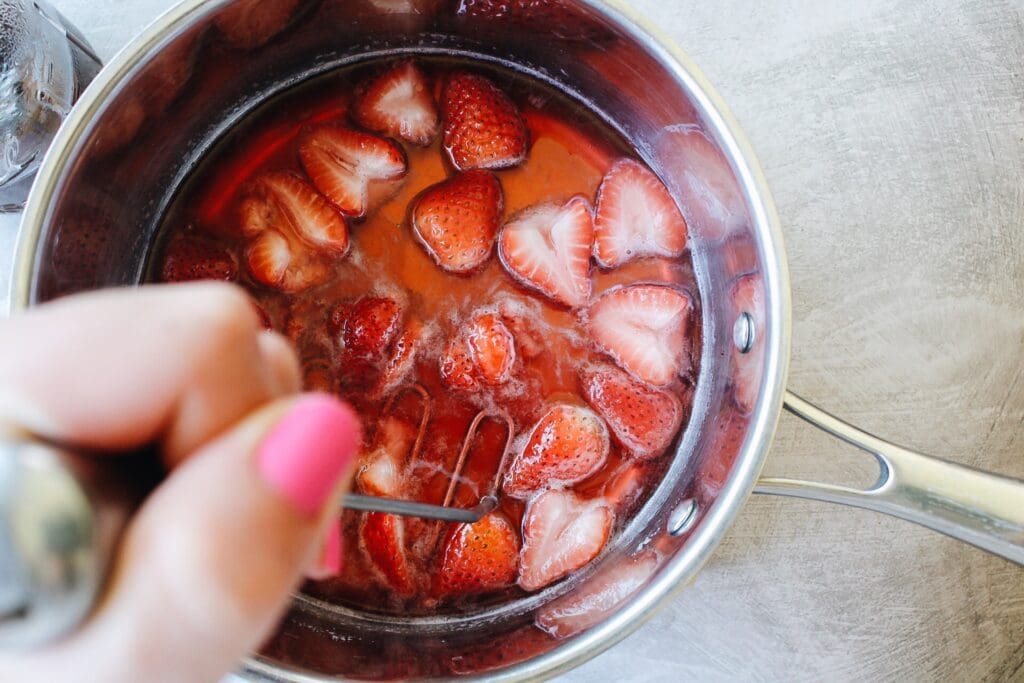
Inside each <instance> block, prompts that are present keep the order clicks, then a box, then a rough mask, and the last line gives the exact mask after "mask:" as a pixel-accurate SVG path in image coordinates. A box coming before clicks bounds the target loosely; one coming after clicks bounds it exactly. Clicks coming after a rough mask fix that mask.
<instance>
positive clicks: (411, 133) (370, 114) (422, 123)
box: [352, 61, 439, 147]
mask: <svg viewBox="0 0 1024 683" xmlns="http://www.w3.org/2000/svg"><path fill="white" fill-rule="evenodd" d="M352 118H353V119H354V120H355V122H356V123H358V124H359V125H360V126H362V127H363V128H367V129H369V130H372V131H374V132H377V133H383V134H384V135H388V136H391V137H395V138H401V139H402V140H406V141H408V142H411V143H412V144H414V145H420V146H423V147H425V146H427V145H429V144H430V143H431V142H433V140H434V138H435V137H436V136H437V132H438V128H439V124H438V118H437V108H436V107H435V106H434V97H433V95H432V94H431V89H430V84H429V83H428V82H427V77H426V76H425V75H424V74H423V72H422V71H421V70H420V68H419V67H418V66H416V65H415V64H414V63H413V62H411V61H405V62H399V63H398V64H396V65H394V66H392V67H391V68H390V69H388V70H387V71H385V72H384V73H382V74H380V75H378V76H377V77H375V78H373V79H372V80H370V81H369V82H367V83H366V84H364V85H363V86H362V87H361V88H360V89H359V92H358V93H357V95H356V99H355V102H353V104H352Z"/></svg>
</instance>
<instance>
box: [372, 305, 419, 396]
mask: <svg viewBox="0 0 1024 683" xmlns="http://www.w3.org/2000/svg"><path fill="white" fill-rule="evenodd" d="M423 338H424V329H423V323H422V322H420V321H419V319H417V318H410V319H409V322H407V323H406V325H405V329H404V330H403V331H402V334H401V336H399V337H398V339H397V340H396V341H395V347H394V351H393V352H392V354H391V358H389V359H388V361H387V363H385V365H384V370H383V371H382V372H381V377H380V381H379V382H378V384H377V391H376V395H377V396H386V395H387V394H389V393H391V392H392V391H393V390H395V389H397V388H398V386H399V385H401V384H402V382H404V381H405V378H406V377H408V376H409V373H410V372H412V370H413V368H414V367H415V365H416V354H417V353H418V352H419V349H420V345H421V344H422V343H423Z"/></svg>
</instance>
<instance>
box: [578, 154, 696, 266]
mask: <svg viewBox="0 0 1024 683" xmlns="http://www.w3.org/2000/svg"><path fill="white" fill-rule="evenodd" d="M686 234H687V231H686V220H685V219H684V218H683V214H682V213H680V211H679V207H678V206H676V203H675V202H674V201H673V200H672V195H670V194H669V192H668V189H666V188H665V186H664V185H663V184H662V182H661V181H660V180H658V177H657V176H656V175H654V173H652V172H651V171H650V170H649V169H647V168H646V167H645V166H643V165H641V164H639V163H637V162H636V161H633V160H632V159H621V160H619V161H617V162H616V163H615V165H614V166H612V168H611V170H610V171H608V173H607V174H606V175H605V177H604V180H603V181H601V187H600V189H599V190H598V193H597V209H596V211H595V214H594V256H595V258H596V259H597V262H598V263H599V264H600V265H601V266H603V267H605V268H616V267H618V266H621V265H623V264H625V263H628V262H629V261H632V260H634V259H637V258H641V257H644V256H663V257H677V256H681V255H682V253H683V251H685V249H686Z"/></svg>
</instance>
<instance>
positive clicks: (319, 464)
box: [257, 394, 361, 519]
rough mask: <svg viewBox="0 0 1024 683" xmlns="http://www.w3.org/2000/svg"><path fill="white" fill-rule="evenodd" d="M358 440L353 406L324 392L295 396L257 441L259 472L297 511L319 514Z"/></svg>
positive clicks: (345, 468) (346, 468) (346, 467)
mask: <svg viewBox="0 0 1024 683" xmlns="http://www.w3.org/2000/svg"><path fill="white" fill-rule="evenodd" d="M360 441H361V436H360V427H359V420H358V418H356V416H355V414H354V413H353V412H352V409H351V408H349V407H348V406H347V405H345V404H344V403H342V402H341V401H338V400H337V399H335V398H332V397H331V396H328V395H327V394H312V395H310V396H307V397H305V398H302V399H299V401H298V403H296V404H295V406H294V407H293V408H292V409H291V412H289V413H288V414H287V415H286V416H285V417H284V419H282V420H281V421H280V422H279V423H278V424H277V426H276V427H274V429H273V430H272V431H271V432H270V435H269V436H267V438H266V439H265V440H264V441H263V445H262V446H260V450H259V454H258V456H257V460H258V463H259V468H260V472H261V473H262V474H263V477H264V478H265V479H266V480H267V482H269V483H270V485H271V486H272V487H273V488H274V489H275V490H277V491H278V492H279V493H280V494H281V495H282V496H284V497H285V498H286V499H288V501H289V502H290V503H291V504H292V505H294V506H295V508H296V509H297V510H299V512H301V513H302V514H304V515H306V516H308V517H310V518H314V519H315V518H317V517H319V516H320V511H321V509H322V508H323V506H324V504H325V503H327V499H328V498H330V496H331V494H332V493H333V492H334V489H335V487H336V485H337V483H338V479H339V477H341V476H343V475H344V474H345V472H346V471H347V470H348V468H349V464H350V463H351V462H352V460H353V459H354V458H355V455H356V449H357V448H358V447H359V443H360Z"/></svg>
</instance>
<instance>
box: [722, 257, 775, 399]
mask: <svg viewBox="0 0 1024 683" xmlns="http://www.w3.org/2000/svg"><path fill="white" fill-rule="evenodd" d="M730 294H731V297H732V302H733V307H734V310H735V311H736V313H737V315H739V314H741V313H749V314H750V319H751V323H752V327H753V334H754V338H753V343H752V344H751V345H750V348H749V349H748V350H747V351H746V352H745V353H744V352H743V351H741V350H740V349H739V348H738V347H737V346H736V345H735V344H733V345H732V362H733V368H734V369H733V379H732V386H733V396H734V398H735V400H736V405H737V406H739V408H740V410H742V411H743V412H744V413H749V412H750V411H751V410H753V409H754V405H755V404H756V403H757V395H758V393H759V392H760V391H761V375H762V373H763V372H764V341H765V334H766V332H767V330H766V329H765V324H764V313H765V299H764V285H763V283H762V281H761V277H760V276H759V275H757V274H754V275H744V276H743V277H741V278H739V279H738V280H736V282H735V283H734V284H733V286H732V290H731V292H730Z"/></svg>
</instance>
